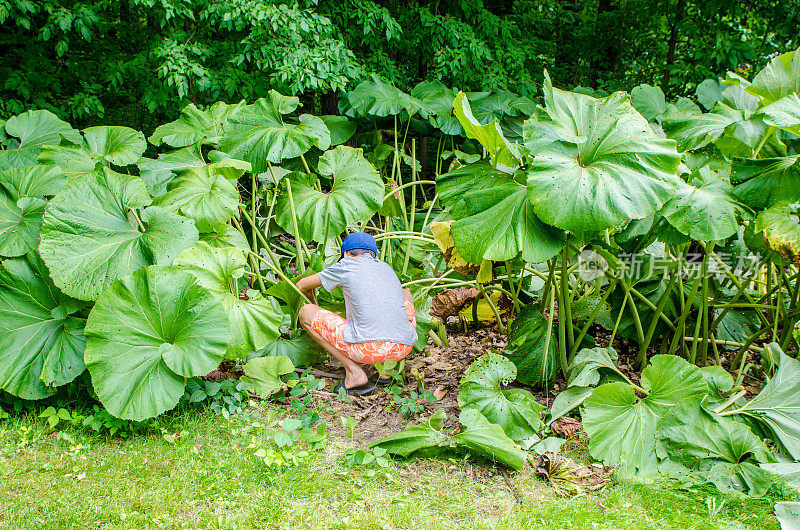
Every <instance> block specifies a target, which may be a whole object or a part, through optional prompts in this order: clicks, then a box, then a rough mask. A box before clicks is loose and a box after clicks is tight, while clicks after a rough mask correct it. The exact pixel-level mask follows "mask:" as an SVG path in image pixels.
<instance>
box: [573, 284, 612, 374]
mask: <svg viewBox="0 0 800 530" xmlns="http://www.w3.org/2000/svg"><path fill="white" fill-rule="evenodd" d="M616 285H617V280H613V283H611V284H610V285H608V286H607V289H606V292H605V293H603V296H602V298H601V299H600V303H599V304H597V305H596V306H595V307H594V309H592V312H591V313H589V318H588V319H587V321H586V323H585V324H584V325H583V328H581V330H580V332H579V333H578V336H577V337H576V338H575V342H574V343H573V344H572V348H571V349H570V351H569V359H568V360H569V362H570V363H571V362H572V359H574V358H575V354H576V353H578V350H579V349H580V346H581V343H582V342H583V338H584V337H585V336H586V334H587V333H588V332H589V328H591V327H592V324H594V323H595V320H596V319H597V315H598V314H599V313H600V310H601V309H602V308H603V304H605V303H606V300H608V297H609V296H610V295H611V293H612V292H613V291H614V287H615V286H616Z"/></svg>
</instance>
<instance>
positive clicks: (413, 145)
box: [403, 119, 417, 275]
mask: <svg viewBox="0 0 800 530" xmlns="http://www.w3.org/2000/svg"><path fill="white" fill-rule="evenodd" d="M408 121H409V122H411V120H410V119H409V120H408ZM416 180H417V142H416V139H415V138H414V139H412V140H411V182H416ZM416 214H417V188H416V187H412V188H411V215H410V216H409V220H410V225H411V226H410V227H409V228H410V229H411V230H412V231H413V230H414V217H415V216H416ZM411 244H412V241H411V239H409V240H408V243H406V255H405V256H403V274H404V275H405V274H406V273H407V272H408V263H409V261H410V259H411Z"/></svg>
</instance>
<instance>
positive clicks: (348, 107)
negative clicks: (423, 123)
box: [339, 74, 421, 117]
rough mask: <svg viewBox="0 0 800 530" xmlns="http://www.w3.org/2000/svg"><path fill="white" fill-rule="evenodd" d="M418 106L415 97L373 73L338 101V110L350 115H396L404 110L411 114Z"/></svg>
mask: <svg viewBox="0 0 800 530" xmlns="http://www.w3.org/2000/svg"><path fill="white" fill-rule="evenodd" d="M420 106H421V105H420V102H419V101H418V100H417V99H416V98H414V97H411V96H410V95H408V94H406V93H405V92H403V91H402V90H400V89H399V88H397V87H396V86H394V85H392V84H389V83H386V82H384V81H383V80H382V79H381V78H379V77H378V76H376V75H374V74H373V75H372V78H371V79H370V80H368V81H362V82H361V83H360V84H359V85H358V86H357V87H355V88H354V89H353V90H351V91H350V92H348V93H347V95H345V96H344V97H343V98H342V99H341V101H340V102H339V110H341V111H342V113H343V114H346V115H347V116H350V117H355V116H379V117H385V116H396V115H398V114H400V113H401V112H403V111H404V110H405V111H406V112H408V113H409V114H413V113H414V112H416V111H417V110H418V109H419V108H420Z"/></svg>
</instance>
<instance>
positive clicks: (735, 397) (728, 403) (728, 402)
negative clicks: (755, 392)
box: [714, 390, 747, 414]
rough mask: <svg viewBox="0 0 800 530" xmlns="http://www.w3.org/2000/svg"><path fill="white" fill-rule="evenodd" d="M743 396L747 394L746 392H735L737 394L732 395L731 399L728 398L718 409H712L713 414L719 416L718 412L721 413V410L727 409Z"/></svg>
mask: <svg viewBox="0 0 800 530" xmlns="http://www.w3.org/2000/svg"><path fill="white" fill-rule="evenodd" d="M745 394H747V390H741V391H739V392H737V393H735V394H733V395H732V396H731V397H729V398H728V399H727V400H726V401H725V402H724V403H723V404H721V405H720V406H719V407H717V408H715V409H714V412H715V413H717V414H719V413H720V412H722V411H723V410H725V409H727V408H728V407H730V406H731V405H733V404H734V403H736V401H737V400H738V399H739V398H740V397H742V396H744V395H745Z"/></svg>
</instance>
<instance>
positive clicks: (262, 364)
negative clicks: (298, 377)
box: [242, 357, 294, 398]
mask: <svg viewBox="0 0 800 530" xmlns="http://www.w3.org/2000/svg"><path fill="white" fill-rule="evenodd" d="M293 371H294V365H293V364H292V361H291V360H289V358H288V357H259V358H257V359H252V360H250V361H248V362H247V364H245V365H244V374H245V375H244V376H243V377H242V381H244V382H245V384H247V386H248V388H250V390H252V391H253V392H255V393H256V394H258V395H260V396H261V397H263V398H266V397H269V395H270V394H274V393H275V392H277V391H278V390H280V389H281V388H283V387H284V386H286V383H284V382H283V380H282V379H281V377H282V376H284V375H286V374H290V373H292V372H293Z"/></svg>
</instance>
